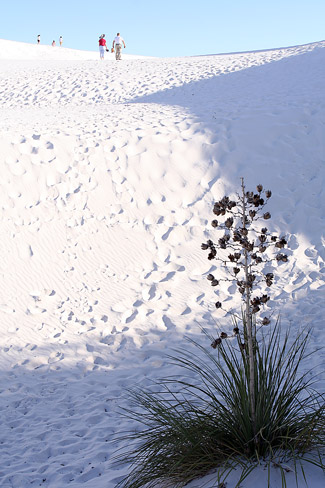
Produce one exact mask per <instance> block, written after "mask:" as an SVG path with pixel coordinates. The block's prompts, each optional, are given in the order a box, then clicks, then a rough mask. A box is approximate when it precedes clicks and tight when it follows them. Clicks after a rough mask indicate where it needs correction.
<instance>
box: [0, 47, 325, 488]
mask: <svg viewBox="0 0 325 488" xmlns="http://www.w3.org/2000/svg"><path fill="white" fill-rule="evenodd" d="M123 58H124V59H123V60H122V62H120V63H118V62H116V61H115V60H114V58H113V55H110V56H109V57H107V59H106V60H105V61H104V62H100V61H99V60H98V53H96V52H90V53H86V52H82V51H73V50H69V49H66V48H52V47H50V46H36V45H30V44H26V45H22V43H15V42H13V41H4V40H0V106H1V118H0V128H1V131H0V169H1V171H0V225H1V236H2V239H1V242H0V249H1V252H0V273H1V280H0V312H1V336H2V340H1V345H0V365H1V368H0V381H1V384H0V418H1V432H0V454H1V465H0V486H1V487H14V488H25V487H31V486H44V487H50V488H63V487H66V486H67V487H68V486H69V487H70V486H73V487H74V488H76V487H93V488H104V487H105V488H113V486H115V484H116V482H117V481H118V480H119V479H120V477H121V476H123V475H124V474H125V473H126V469H127V468H121V469H120V470H117V469H113V468H112V467H111V466H110V464H109V462H110V458H111V457H112V455H113V453H114V450H115V447H114V446H113V445H112V444H111V443H110V440H111V438H112V435H113V434H114V433H115V432H116V431H118V430H120V429H123V427H124V421H123V420H122V419H121V417H120V416H119V414H118V409H119V407H120V406H123V405H126V404H127V401H128V400H127V397H126V395H125V393H126V388H127V387H128V386H133V385H134V384H139V385H140V384H141V385H144V386H145V385H147V384H148V383H149V382H150V380H151V379H153V378H157V377H160V376H162V375H166V374H168V373H170V371H171V369H170V366H169V365H168V364H167V361H166V353H168V352H170V351H171V349H172V347H175V346H180V345H183V344H184V337H185V336H190V337H192V338H195V339H198V340H200V341H201V342H204V341H205V338H204V337H201V335H200V328H199V325H201V326H204V327H206V328H208V329H209V330H210V331H211V332H212V331H213V330H214V327H215V323H216V320H217V318H219V319H220V320H221V322H222V320H223V319H222V317H221V318H220V317H219V316H217V315H216V312H215V311H214V295H213V291H212V289H211V288H210V287H209V286H208V284H207V282H206V280H205V275H206V274H207V273H209V272H211V270H213V269H214V267H213V266H210V263H209V262H208V261H207V259H206V255H205V254H204V253H203V252H202V251H201V249H200V245H201V242H203V241H205V240H206V238H207V236H208V235H211V236H213V233H212V231H211V230H210V226H209V221H210V220H211V219H212V211H211V206H212V203H213V202H214V200H215V199H217V198H220V197H222V196H223V195H224V194H225V193H229V192H233V191H236V189H237V188H238V187H239V184H240V177H241V176H244V177H245V180H246V185H247V187H248V188H250V187H251V188H255V186H256V184H258V183H262V184H264V186H265V187H268V188H270V189H271V190H272V193H273V196H272V199H271V201H270V204H269V211H270V212H271V214H272V220H271V221H270V227H271V228H272V230H275V231H279V232H281V233H284V234H286V235H288V237H289V245H290V246H289V247H290V249H289V254H290V261H289V263H288V264H283V265H282V266H281V267H280V268H279V274H278V276H277V279H276V282H275V286H274V287H273V293H274V299H273V300H272V302H270V306H272V308H274V309H275V310H276V311H280V312H281V314H282V323H283V325H284V326H287V325H289V324H291V325H292V326H293V328H294V329H297V330H299V329H301V328H304V327H307V326H311V325H312V326H313V333H312V341H311V348H314V347H316V346H317V345H319V344H322V343H324V342H325V328H324V311H325V310H324V309H325V301H324V292H325V266H324V261H325V247H324V244H325V235H324V228H325V225H324V224H325V217H324V215H325V214H324V203H325V198H324V197H325V194H324V175H325V169H324V168H325V165H324V163H325V145H324V144H325V143H324V141H325V91H324V86H325V42H324V41H323V42H319V43H314V44H309V45H305V46H297V47H292V48H287V49H275V50H268V51H264V52H263V51H260V52H254V53H236V54H231V55H226V54H225V55H214V56H200V57H188V58H171V59H168V58H166V59H157V58H144V57H142V58H141V57H135V56H133V57H131V56H127V55H124V53H123ZM222 293H223V296H224V297H227V300H228V303H229V305H230V306H233V307H240V302H239V300H238V297H237V296H236V295H234V294H233V290H232V288H231V287H228V286H227V285H224V286H223V288H222ZM224 320H226V319H224ZM207 345H208V344H207ZM313 361H314V363H313V364H312V365H313V366H315V373H317V372H322V371H323V370H324V366H325V355H324V352H319V353H317V355H316V356H314V358H313ZM318 386H319V389H320V390H324V386H325V384H324V382H320V383H319V385H318ZM306 472H307V473H309V474H310V475H311V477H312V478H311V479H312V483H311V485H310V486H312V487H313V488H321V487H323V486H324V476H323V474H322V473H319V472H318V471H317V470H316V469H315V470H312V469H311V468H308V467H306ZM263 476H264V478H263ZM265 476H267V473H265V472H263V469H261V470H260V471H257V472H256V473H255V474H253V475H252V477H251V478H249V479H248V480H247V482H245V483H243V488H248V487H250V486H252V484H253V483H255V485H256V486H262V485H263V483H264V482H265ZM274 476H275V481H274V482H275V483H277V481H276V480H277V478H276V476H277V474H276V473H275V474H274ZM207 480H208V481H207V483H209V482H210V481H209V479H208V478H207ZM211 483H212V481H211ZM259 483H260V484H259ZM287 483H288V487H290V488H291V487H293V486H295V479H294V475H293V474H288V481H287ZM193 486H203V481H202V480H201V481H200V482H197V483H194V484H193ZM207 486H209V485H207ZM231 486H232V485H231V480H230V481H229V483H228V485H227V487H228V488H231ZM263 486H264V485H263ZM274 486H278V485H276V484H274Z"/></svg>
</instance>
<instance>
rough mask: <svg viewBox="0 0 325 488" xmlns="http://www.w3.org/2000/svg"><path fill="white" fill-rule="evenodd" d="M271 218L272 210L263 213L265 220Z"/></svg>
mask: <svg viewBox="0 0 325 488" xmlns="http://www.w3.org/2000/svg"><path fill="white" fill-rule="evenodd" d="M270 218H271V214H270V212H265V214H263V219H264V220H268V219H270Z"/></svg>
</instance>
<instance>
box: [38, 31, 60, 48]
mask: <svg viewBox="0 0 325 488" xmlns="http://www.w3.org/2000/svg"><path fill="white" fill-rule="evenodd" d="M59 43H60V46H62V44H63V37H62V36H60V37H59ZM37 44H41V35H40V34H38V36H37ZM52 46H53V47H55V46H56V44H55V40H53V41H52Z"/></svg>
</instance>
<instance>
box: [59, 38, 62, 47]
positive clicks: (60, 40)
mask: <svg viewBox="0 0 325 488" xmlns="http://www.w3.org/2000/svg"><path fill="white" fill-rule="evenodd" d="M59 42H60V46H62V44H63V37H62V36H60V39H59Z"/></svg>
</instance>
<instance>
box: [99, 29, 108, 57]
mask: <svg viewBox="0 0 325 488" xmlns="http://www.w3.org/2000/svg"><path fill="white" fill-rule="evenodd" d="M105 51H108V49H107V46H106V39H105V34H102V35H101V36H100V37H99V56H100V59H104V54H105Z"/></svg>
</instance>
